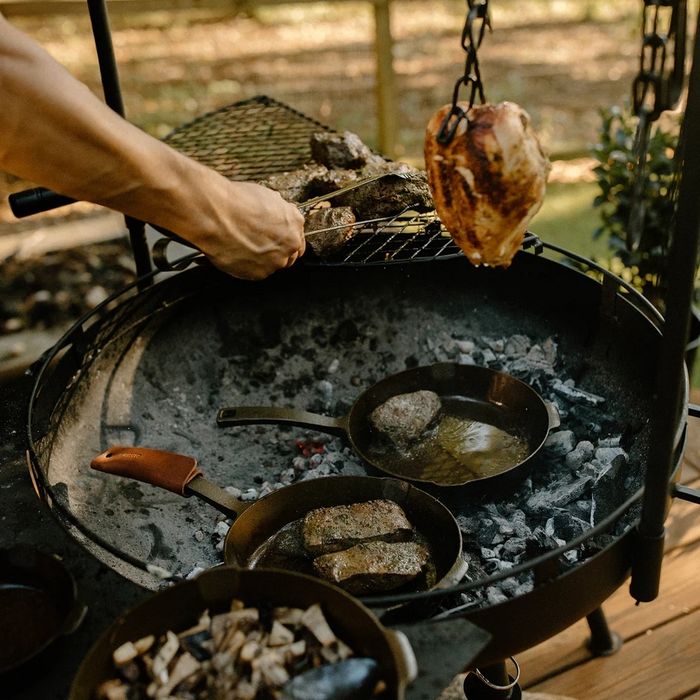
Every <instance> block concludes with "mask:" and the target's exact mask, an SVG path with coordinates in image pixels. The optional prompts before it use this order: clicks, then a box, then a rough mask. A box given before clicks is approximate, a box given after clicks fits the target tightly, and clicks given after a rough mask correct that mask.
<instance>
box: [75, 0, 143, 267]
mask: <svg viewBox="0 0 700 700" xmlns="http://www.w3.org/2000/svg"><path fill="white" fill-rule="evenodd" d="M87 6H88V12H89V13H90V24H91V25H92V34H93V37H94V39H95V49H96V51H97V62H98V64H99V66H100V78H101V79H102V90H103V92H104V96H105V102H106V103H107V106H108V107H111V108H112V109H113V110H114V111H115V112H116V113H117V114H119V115H121V116H122V117H123V116H124V100H123V99H122V91H121V87H120V85H119V71H118V70H117V61H116V58H115V56H114V45H113V44H112V32H111V29H110V27H109V15H108V14H107V3H106V2H105V0H87ZM124 222H125V223H126V228H127V229H128V231H129V240H130V241H131V250H132V252H133V254H134V262H135V263H136V275H137V277H138V278H141V277H143V276H144V275H147V274H148V273H149V272H150V271H151V270H152V269H153V264H152V261H151V254H150V251H149V250H148V243H147V242H146V227H145V224H143V222H141V221H138V220H137V219H134V218H132V217H130V216H125V217H124Z"/></svg>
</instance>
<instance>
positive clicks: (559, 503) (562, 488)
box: [527, 476, 593, 513]
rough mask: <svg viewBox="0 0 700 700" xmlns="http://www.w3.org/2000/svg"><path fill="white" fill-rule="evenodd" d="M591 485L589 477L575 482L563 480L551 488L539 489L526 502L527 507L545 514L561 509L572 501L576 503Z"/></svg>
mask: <svg viewBox="0 0 700 700" xmlns="http://www.w3.org/2000/svg"><path fill="white" fill-rule="evenodd" d="M592 483H593V479H592V478H591V477H590V476H585V477H581V478H579V479H577V480H576V481H573V482H571V481H568V480H563V481H560V482H556V483H555V484H553V485H552V486H551V487H549V488H546V489H540V490H539V491H537V492H535V493H534V494H533V495H532V496H530V498H529V499H528V501H527V506H528V508H530V509H531V510H532V511H534V512H535V513H545V512H548V511H551V509H552V508H563V507H564V506H566V505H567V504H569V503H571V502H572V501H576V500H578V499H579V498H581V496H582V495H583V494H584V493H585V492H586V491H587V490H588V488H589V487H590V485H591V484H592Z"/></svg>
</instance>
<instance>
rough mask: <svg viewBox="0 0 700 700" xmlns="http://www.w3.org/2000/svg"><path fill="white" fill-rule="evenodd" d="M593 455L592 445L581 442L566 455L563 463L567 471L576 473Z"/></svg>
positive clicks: (587, 442) (586, 441)
mask: <svg viewBox="0 0 700 700" xmlns="http://www.w3.org/2000/svg"><path fill="white" fill-rule="evenodd" d="M594 453H595V447H594V446H593V443H592V442H590V441H588V440H581V442H579V443H578V445H576V447H575V448H574V449H573V450H571V452H569V453H568V454H567V455H566V458H565V460H564V461H565V463H566V466H567V467H568V468H569V469H571V470H572V471H576V470H577V469H580V468H581V466H583V464H584V462H587V461H588V460H590V459H591V457H593V454H594Z"/></svg>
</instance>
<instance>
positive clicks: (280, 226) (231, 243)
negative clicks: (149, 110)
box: [0, 15, 305, 279]
mask: <svg viewBox="0 0 700 700" xmlns="http://www.w3.org/2000/svg"><path fill="white" fill-rule="evenodd" d="M0 102H1V103H2V108H1V109H0V135H2V136H1V138H0V169H2V170H5V171H6V172H10V173H12V174H14V175H18V176H20V177H23V178H25V179H27V180H31V181H32V182H35V183H37V184H40V185H43V186H45V187H49V188H51V189H53V190H55V191H56V192H59V193H60V194H64V195H67V196H69V197H73V198H74V199H80V200H85V201H89V202H95V203H97V204H102V205H104V206H106V207H109V208H111V209H116V210H117V211H121V212H123V213H125V214H128V215H130V216H133V217H135V218H138V219H141V220H143V221H147V222H149V223H152V224H155V225H157V226H161V227H163V228H166V229H168V230H170V231H173V232H174V233H176V234H178V235H179V236H181V237H183V238H185V239H186V240H188V241H189V242H190V243H192V244H193V245H195V246H196V247H198V248H199V249H200V250H202V252H204V253H205V255H207V257H209V258H210V260H211V261H212V262H213V263H214V264H215V265H216V266H217V267H219V268H220V269H222V270H224V271H225V272H228V273H229V274H232V275H234V276H236V277H242V278H246V279H261V278H263V277H266V276H267V275H269V274H271V273H272V272H274V271H275V270H276V269H278V268H281V267H287V266H289V265H291V264H292V263H293V262H294V261H295V260H296V259H297V257H298V256H299V255H302V254H303V252H304V247H305V244H304V233H303V228H304V220H303V217H302V215H301V214H300V213H299V211H298V210H297V208H296V207H295V206H293V205H291V204H289V203H287V202H285V201H284V200H283V199H282V198H281V197H280V195H279V194H278V193H277V192H273V191H272V190H269V189H267V188H265V187H261V186H259V185H256V184H254V183H247V182H231V181H229V180H227V179H226V178H224V177H222V176H221V175H219V174H218V173H216V172H215V171H213V170H211V169H209V168H207V167H205V166H203V165H201V164H199V163H196V162H195V161H193V160H191V159H190V158H187V157H186V156H184V155H182V154H180V153H178V152H177V151H175V150H174V149H172V148H170V147H169V146H167V145H166V144H164V143H163V142H161V141H158V140H157V139H155V138H153V137H151V136H149V135H148V134H146V133H145V132H143V131H141V130H140V129H138V128H137V127H135V126H134V125H132V124H130V123H129V122H127V121H125V120H124V119H122V118H121V117H120V116H119V115H117V114H116V113H115V112H113V111H112V110H111V109H109V108H108V107H107V106H106V105H105V104H104V103H103V102H102V101H101V100H99V99H98V98H97V97H95V96H94V95H93V94H92V93H91V92H90V91H89V90H88V88H87V87H86V86H84V85H83V84H82V83H80V82H79V81H77V80H76V79H75V78H73V77H72V76H71V75H70V74H69V73H68V72H67V71H66V70H65V69H64V68H63V67H62V66H60V65H59V64H58V63H57V62H56V61H54V60H53V58H51V57H50V56H49V55H48V54H47V53H46V52H45V51H44V50H43V49H42V48H41V47H40V46H38V45H37V44H36V43H35V42H34V41H33V40H32V39H30V38H29V37H27V36H25V35H24V34H22V33H21V32H19V31H18V30H17V29H15V28H14V27H12V26H11V25H10V24H9V23H8V22H7V21H6V20H5V19H4V18H3V17H2V16H1V15H0Z"/></svg>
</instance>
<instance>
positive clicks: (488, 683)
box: [471, 656, 520, 690]
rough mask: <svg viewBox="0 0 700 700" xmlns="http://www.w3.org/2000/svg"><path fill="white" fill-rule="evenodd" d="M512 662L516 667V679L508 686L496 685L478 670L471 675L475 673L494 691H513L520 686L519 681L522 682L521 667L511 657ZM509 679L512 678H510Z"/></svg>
mask: <svg viewBox="0 0 700 700" xmlns="http://www.w3.org/2000/svg"><path fill="white" fill-rule="evenodd" d="M510 660H511V661H512V662H513V666H515V678H514V679H513V680H512V681H511V682H510V683H508V685H496V684H495V683H492V682H491V681H490V680H489V679H488V678H486V676H485V675H484V674H483V673H482V672H481V671H480V670H479V669H478V668H475V669H474V670H473V671H471V673H473V674H474V675H475V676H476V677H477V678H478V679H479V680H480V681H481V682H482V683H483V684H484V685H486V686H488V687H489V688H491V689H492V690H512V689H513V688H515V686H516V685H518V681H519V680H520V666H519V665H518V662H517V661H516V660H515V658H514V657H512V656H511V657H510ZM508 677H509V678H510V676H508Z"/></svg>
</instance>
